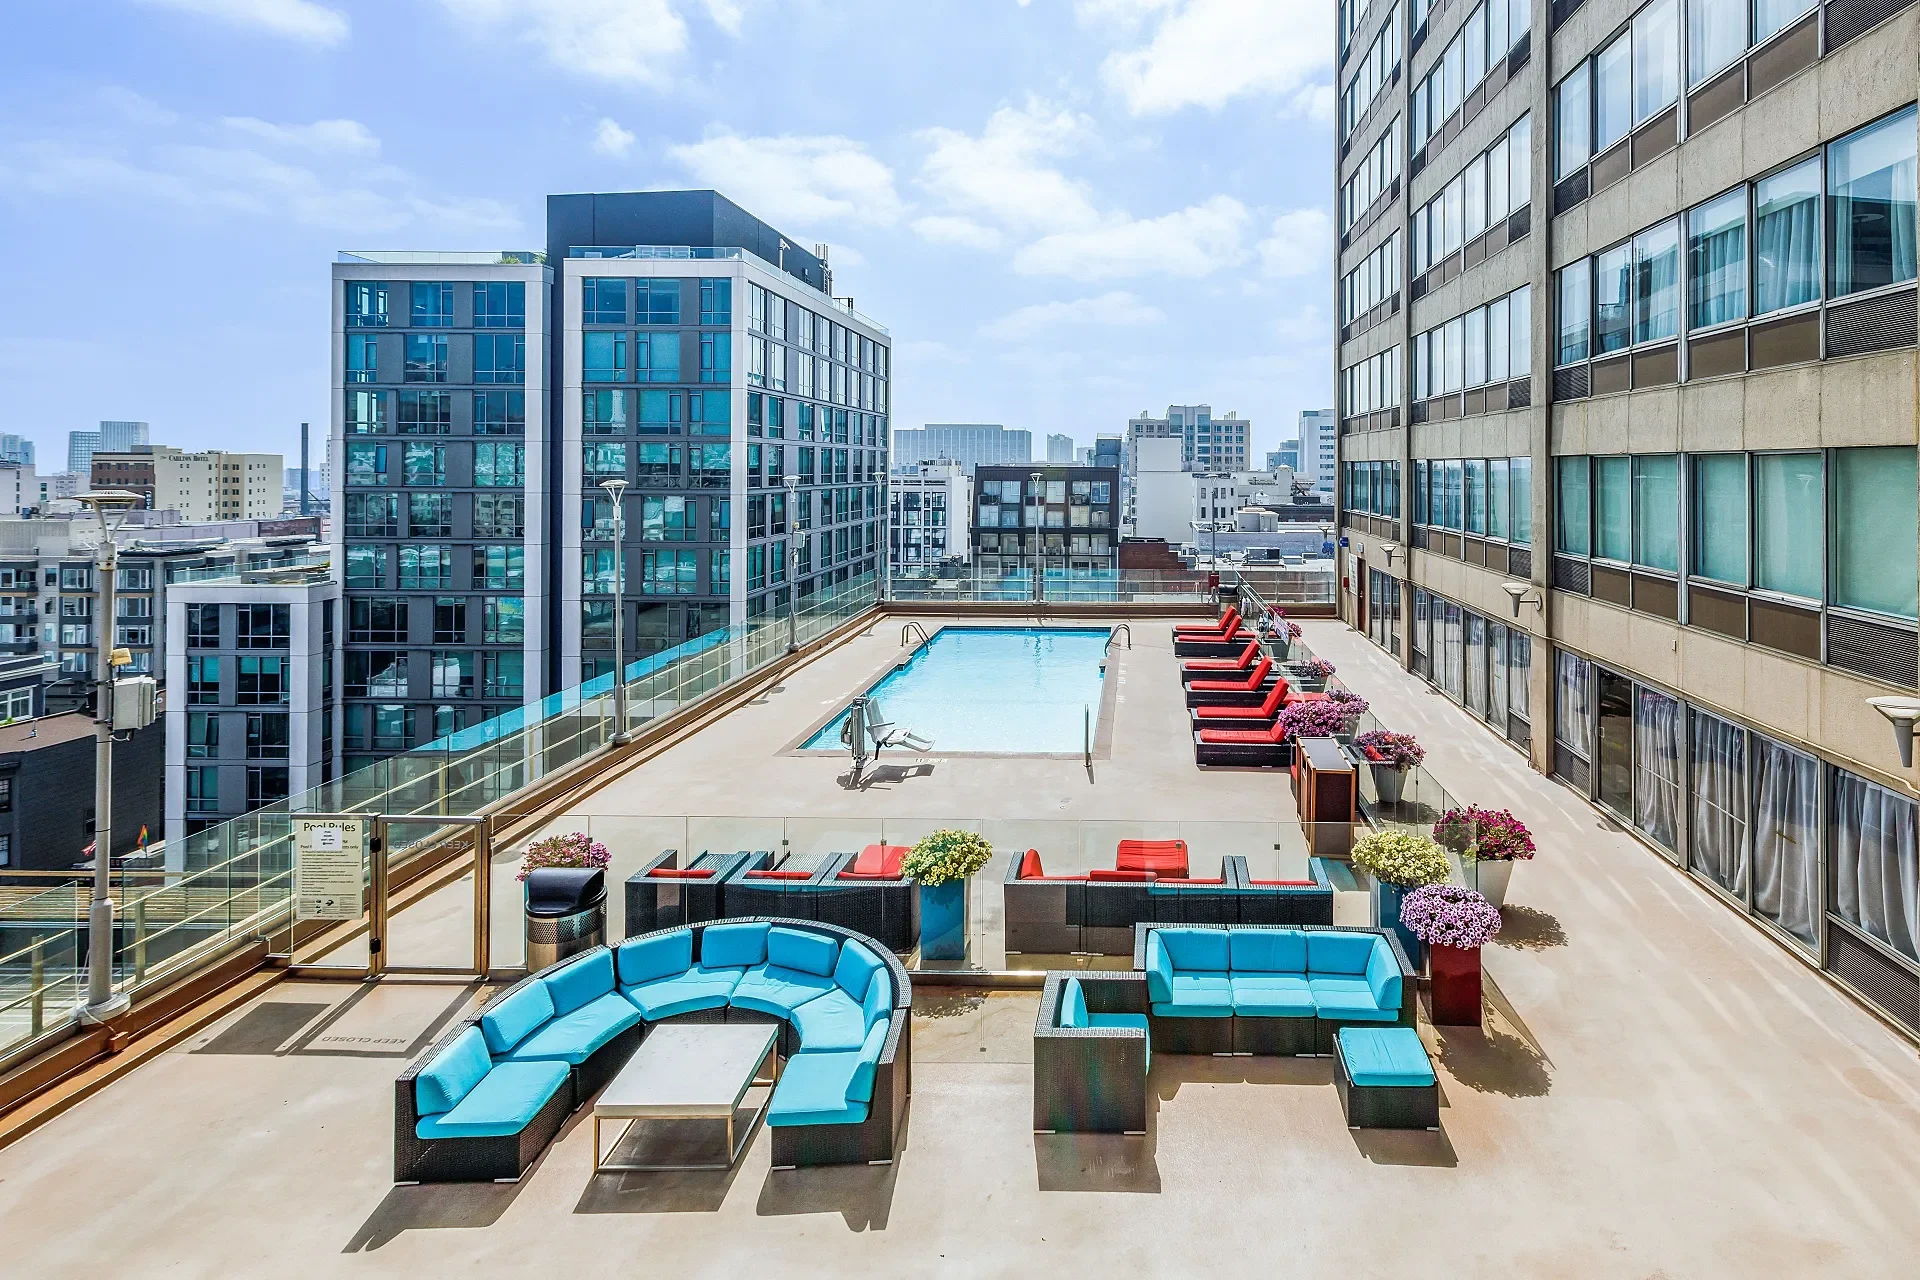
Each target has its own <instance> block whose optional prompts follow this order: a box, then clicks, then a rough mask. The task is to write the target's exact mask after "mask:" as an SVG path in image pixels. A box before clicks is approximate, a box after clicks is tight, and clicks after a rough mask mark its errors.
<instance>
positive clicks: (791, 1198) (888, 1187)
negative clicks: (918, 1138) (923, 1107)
mask: <svg viewBox="0 0 1920 1280" xmlns="http://www.w3.org/2000/svg"><path fill="white" fill-rule="evenodd" d="M912 1123H913V1117H912V1116H911V1114H909V1116H908V1117H907V1120H906V1122H905V1123H903V1124H902V1126H901V1130H900V1137H899V1139H898V1141H897V1143H896V1145H895V1147H894V1149H893V1162H892V1163H891V1164H835V1165H821V1166H818V1167H815V1168H809V1169H769V1170H767V1180H766V1181H765V1182H763V1183H761V1184H760V1200H759V1203H758V1204H756V1205H755V1206H754V1212H755V1213H757V1214H758V1215H759V1216H761V1217H763V1218H786V1217H793V1216H796V1215H799V1214H810V1213H811V1214H818V1213H837V1214H839V1215H840V1219H841V1221H842V1222H844V1223H845V1224H846V1226H847V1230H849V1231H885V1230H886V1229H887V1219H888V1217H889V1215H890V1214H891V1213H892V1212H893V1186H894V1182H895V1181H896V1180H897V1179H898V1178H899V1176H900V1162H901V1161H902V1160H903V1159H905V1158H906V1154H907V1141H908V1139H909V1137H910V1134H909V1133H908V1129H909V1128H911V1126H912Z"/></svg>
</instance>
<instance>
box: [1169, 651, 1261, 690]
mask: <svg viewBox="0 0 1920 1280" xmlns="http://www.w3.org/2000/svg"><path fill="white" fill-rule="evenodd" d="M1271 674H1273V659H1272V658H1262V659H1260V661H1259V662H1258V663H1256V664H1255V665H1254V668H1253V670H1251V671H1249V672H1247V678H1246V679H1245V680H1192V681H1189V682H1188V683H1187V688H1188V689H1189V690H1190V691H1192V692H1194V693H1258V692H1260V686H1261V685H1263V684H1265V683H1266V682H1267V677H1268V676H1269V675H1271Z"/></svg>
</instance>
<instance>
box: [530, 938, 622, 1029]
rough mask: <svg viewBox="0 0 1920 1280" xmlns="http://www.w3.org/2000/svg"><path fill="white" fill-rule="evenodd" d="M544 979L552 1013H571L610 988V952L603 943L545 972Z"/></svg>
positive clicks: (611, 984)
mask: <svg viewBox="0 0 1920 1280" xmlns="http://www.w3.org/2000/svg"><path fill="white" fill-rule="evenodd" d="M545 981H546V984H547V994H548V995H549V996H550V997H552V999H553V1012H554V1013H555V1015H556V1016H557V1015H560V1014H568V1013H572V1012H573V1011H574V1010H575V1009H578V1008H579V1007H580V1006H581V1005H583V1004H586V1003H588V1002H589V1001H592V1000H596V999H598V998H599V997H601V996H604V995H606V994H607V993H608V992H609V991H612V990H613V952H611V951H608V950H607V949H606V948H604V947H602V948H601V949H600V950H598V951H596V952H594V953H593V954H591V955H586V956H582V957H581V958H580V959H578V960H575V961H574V962H573V963H572V964H570V965H568V966H567V967H566V968H564V969H562V970H560V972H558V973H555V974H550V975H548V976H547V978H546V979H545Z"/></svg>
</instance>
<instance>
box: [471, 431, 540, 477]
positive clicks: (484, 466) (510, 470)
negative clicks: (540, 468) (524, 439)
mask: <svg viewBox="0 0 1920 1280" xmlns="http://www.w3.org/2000/svg"><path fill="white" fill-rule="evenodd" d="M526 482H527V446H525V445H524V444H499V443H494V442H491V441H489V442H486V443H483V444H476V445H474V446H473V483H474V486H475V487H476V488H481V489H487V488H502V489H518V488H520V487H521V486H522V485H524V484H526Z"/></svg>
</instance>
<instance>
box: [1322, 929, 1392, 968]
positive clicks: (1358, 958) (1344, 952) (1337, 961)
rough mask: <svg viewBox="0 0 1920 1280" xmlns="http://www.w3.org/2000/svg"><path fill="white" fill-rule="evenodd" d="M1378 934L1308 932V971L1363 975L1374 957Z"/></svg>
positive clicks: (1330, 931)
mask: <svg viewBox="0 0 1920 1280" xmlns="http://www.w3.org/2000/svg"><path fill="white" fill-rule="evenodd" d="M1379 939H1380V935H1379V934H1377V933H1341V932H1338V931H1332V930H1329V931H1326V932H1322V931H1320V930H1317V929H1316V930H1314V931H1313V932H1312V933H1309V934H1308V935H1307V972H1309V973H1340V974H1362V973H1365V972H1366V971H1367V961H1369V960H1370V959H1372V958H1373V944H1374V943H1375V942H1377V941H1379Z"/></svg>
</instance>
